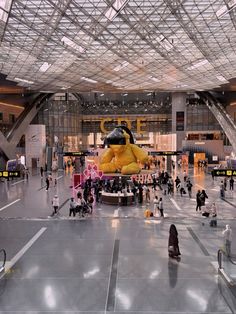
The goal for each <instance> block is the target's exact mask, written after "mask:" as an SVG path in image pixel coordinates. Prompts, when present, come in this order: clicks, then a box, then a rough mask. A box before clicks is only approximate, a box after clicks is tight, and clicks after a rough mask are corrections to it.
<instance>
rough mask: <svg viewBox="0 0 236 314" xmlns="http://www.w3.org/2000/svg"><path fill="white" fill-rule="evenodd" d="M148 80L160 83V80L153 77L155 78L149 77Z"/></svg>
mask: <svg viewBox="0 0 236 314" xmlns="http://www.w3.org/2000/svg"><path fill="white" fill-rule="evenodd" d="M149 78H150V79H151V80H153V81H154V82H160V80H159V79H158V78H157V77H155V76H152V75H151V76H149Z"/></svg>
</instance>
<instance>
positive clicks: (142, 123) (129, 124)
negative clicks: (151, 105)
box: [100, 118, 147, 134]
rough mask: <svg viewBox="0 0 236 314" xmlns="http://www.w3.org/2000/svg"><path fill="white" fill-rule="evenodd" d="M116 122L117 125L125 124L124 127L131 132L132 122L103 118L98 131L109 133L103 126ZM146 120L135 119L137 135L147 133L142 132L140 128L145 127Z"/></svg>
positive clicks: (125, 119) (123, 119)
mask: <svg viewBox="0 0 236 314" xmlns="http://www.w3.org/2000/svg"><path fill="white" fill-rule="evenodd" d="M113 121H117V125H124V123H123V122H125V123H126V126H127V128H128V129H130V130H131V128H132V121H131V120H130V119H128V118H117V119H112V118H105V119H102V120H101V123H100V129H101V131H102V132H103V133H109V132H110V131H109V130H107V129H106V127H105V124H107V123H109V122H113ZM145 121H146V119H145V118H137V119H136V132H137V133H138V134H143V133H146V132H147V131H145V130H143V129H142V128H143V127H145V126H146V123H145Z"/></svg>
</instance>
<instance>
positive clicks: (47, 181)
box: [45, 176, 49, 191]
mask: <svg viewBox="0 0 236 314" xmlns="http://www.w3.org/2000/svg"><path fill="white" fill-rule="evenodd" d="M45 181H46V191H48V189H49V178H48V176H47V177H46V180H45Z"/></svg>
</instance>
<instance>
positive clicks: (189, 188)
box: [186, 180, 193, 198]
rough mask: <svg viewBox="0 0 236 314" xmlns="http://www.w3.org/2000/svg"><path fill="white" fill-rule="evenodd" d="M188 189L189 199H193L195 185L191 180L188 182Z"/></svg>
mask: <svg viewBox="0 0 236 314" xmlns="http://www.w3.org/2000/svg"><path fill="white" fill-rule="evenodd" d="M186 187H187V190H188V196H189V198H191V197H192V187H193V185H192V183H191V182H190V180H188V181H187V184H186Z"/></svg>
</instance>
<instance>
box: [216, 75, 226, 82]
mask: <svg viewBox="0 0 236 314" xmlns="http://www.w3.org/2000/svg"><path fill="white" fill-rule="evenodd" d="M216 78H217V79H218V80H219V81H221V82H228V81H227V80H226V78H225V77H224V76H222V75H217V76H216Z"/></svg>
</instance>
